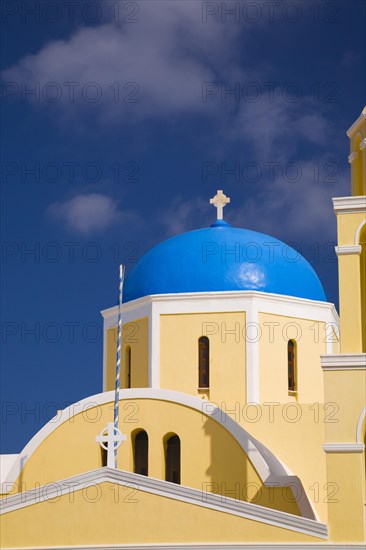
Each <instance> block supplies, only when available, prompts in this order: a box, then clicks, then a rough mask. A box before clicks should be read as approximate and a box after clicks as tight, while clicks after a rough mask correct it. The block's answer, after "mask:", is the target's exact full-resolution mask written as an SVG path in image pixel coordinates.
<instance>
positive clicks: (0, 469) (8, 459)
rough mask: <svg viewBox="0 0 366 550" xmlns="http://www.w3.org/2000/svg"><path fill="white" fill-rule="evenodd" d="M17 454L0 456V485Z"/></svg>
mask: <svg viewBox="0 0 366 550" xmlns="http://www.w3.org/2000/svg"><path fill="white" fill-rule="evenodd" d="M18 456H19V455H17V454H3V455H0V483H1V482H2V481H5V479H6V476H7V475H8V472H9V471H10V469H11V467H12V466H13V464H14V462H15V461H16V459H17V457H18Z"/></svg>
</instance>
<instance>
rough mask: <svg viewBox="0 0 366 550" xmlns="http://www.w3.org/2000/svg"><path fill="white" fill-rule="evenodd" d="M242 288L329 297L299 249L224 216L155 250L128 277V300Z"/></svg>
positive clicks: (174, 238) (311, 297)
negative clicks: (224, 218) (244, 226)
mask: <svg viewBox="0 0 366 550" xmlns="http://www.w3.org/2000/svg"><path fill="white" fill-rule="evenodd" d="M240 290H252V291H253V290H255V291H259V292H268V293H274V294H282V295H286V296H295V297H298V298H307V299H310V300H319V301H326V296H325V293H324V290H323V287H322V284H321V282H320V280H319V278H318V276H317V275H316V273H315V271H314V270H313V268H312V267H311V265H310V264H309V263H308V262H307V261H306V260H305V258H303V256H301V254H299V253H298V252H297V251H296V250H294V249H293V248H291V247H289V246H288V245H286V244H285V243H284V242H282V241H279V240H278V239H275V238H274V237H271V236H269V235H265V234H263V233H258V232H256V231H251V230H249V229H241V228H238V227H232V226H231V225H229V224H228V223H226V222H225V221H223V220H220V219H218V220H217V221H216V222H215V223H214V224H212V225H211V226H210V227H207V228H204V229H198V230H195V231H189V232H187V233H182V234H179V235H176V236H174V237H172V238H170V239H167V240H165V241H163V242H161V243H159V244H158V245H156V246H155V247H153V248H152V249H151V250H149V251H148V252H147V253H146V254H145V255H144V256H143V257H142V258H141V259H140V261H139V262H138V263H137V264H136V266H135V267H134V268H133V269H132V271H131V272H130V274H129V276H128V277H127V278H126V282H125V286H124V302H129V301H130V300H135V299H137V298H141V297H143V296H148V295H153V294H170V293H185V292H212V291H240Z"/></svg>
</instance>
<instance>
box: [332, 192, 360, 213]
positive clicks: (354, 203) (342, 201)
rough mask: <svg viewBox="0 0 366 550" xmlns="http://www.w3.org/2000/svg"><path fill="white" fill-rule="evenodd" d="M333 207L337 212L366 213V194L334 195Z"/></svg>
mask: <svg viewBox="0 0 366 550" xmlns="http://www.w3.org/2000/svg"><path fill="white" fill-rule="evenodd" d="M332 201H333V208H334V211H335V212H336V214H354V213H356V212H361V213H363V212H365V213H366V196H365V195H356V196H354V197H353V196H352V197H334V198H333V199H332Z"/></svg>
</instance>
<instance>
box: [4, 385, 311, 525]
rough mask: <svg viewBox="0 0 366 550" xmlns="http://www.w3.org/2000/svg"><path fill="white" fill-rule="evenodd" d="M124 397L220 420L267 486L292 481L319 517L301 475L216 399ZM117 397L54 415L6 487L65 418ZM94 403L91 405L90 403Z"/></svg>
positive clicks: (303, 505)
mask: <svg viewBox="0 0 366 550" xmlns="http://www.w3.org/2000/svg"><path fill="white" fill-rule="evenodd" d="M119 396H120V400H121V399H156V400H160V401H169V402H171V403H176V404H178V405H183V406H186V407H190V408H191V409H195V410H196V411H199V412H200V413H201V414H204V415H207V416H209V417H210V418H213V419H214V420H216V422H218V423H219V424H220V425H221V426H222V427H223V428H225V429H226V430H227V431H228V432H229V433H230V434H231V435H232V436H233V437H234V439H236V441H237V442H238V444H239V445H240V447H241V448H242V449H243V451H244V452H245V453H246V454H247V455H248V457H249V459H250V460H251V462H252V464H253V466H254V468H255V469H256V471H257V473H258V475H259V477H260V478H261V480H262V482H263V483H264V485H266V486H273V485H277V486H286V485H288V484H291V485H296V486H297V487H298V490H297V491H296V494H297V495H299V496H300V499H299V501H298V506H299V509H300V512H301V514H302V516H303V517H307V518H318V516H317V512H316V510H315V507H314V506H313V504H312V502H311V500H310V499H309V497H308V496H307V494H306V492H305V489H304V487H303V486H302V483H301V481H300V479H299V478H298V477H297V476H295V475H293V473H292V472H291V470H290V469H289V468H287V467H286V466H285V465H284V464H283V463H282V462H281V461H280V460H279V459H278V458H277V457H276V456H275V455H274V454H273V453H272V452H271V451H270V449H268V447H266V446H265V445H263V444H262V443H261V442H260V441H258V440H257V439H255V438H254V437H253V436H252V435H250V434H249V433H248V432H247V431H246V430H244V428H242V427H241V426H239V424H237V423H236V422H235V421H234V420H233V419H232V418H231V417H230V416H228V415H227V414H226V413H225V412H224V411H223V410H222V409H220V408H219V407H218V406H217V404H216V403H211V402H209V401H202V399H200V398H199V397H195V396H193V395H189V394H185V393H181V392H175V391H171V390H163V389H158V388H153V389H152V388H132V389H125V390H120V392H119ZM113 401H114V391H109V392H104V393H100V394H97V395H93V396H91V397H88V398H86V399H83V400H82V401H79V402H78V403H75V404H74V405H71V406H70V407H67V408H66V409H64V410H63V411H61V414H60V416H59V418H57V417H56V418H55V419H51V420H50V422H48V423H47V424H46V425H45V426H43V428H42V429H41V430H40V431H39V432H38V433H37V434H36V435H35V436H34V437H33V438H32V439H31V440H30V441H29V443H28V444H27V445H26V446H25V447H24V449H23V451H22V452H21V453H20V454H19V455H18V458H17V459H16V461H15V463H14V465H13V466H12V468H11V470H10V471H9V474H8V475H7V477H6V480H5V482H4V483H3V484H2V487H3V488H2V491H3V492H5V493H9V492H10V490H11V485H12V484H13V483H15V481H16V480H17V478H18V476H19V475H20V473H21V471H22V469H23V468H24V466H25V464H26V462H27V460H28V459H29V458H30V456H31V455H32V454H33V453H34V451H35V450H36V449H37V448H38V447H39V445H41V443H42V442H43V441H44V440H45V439H46V438H47V437H48V436H49V435H50V434H52V432H54V431H55V430H56V429H57V428H58V427H59V426H61V425H62V424H63V423H64V422H66V421H68V420H69V419H70V418H72V417H73V416H75V415H76V414H79V413H81V412H83V411H85V410H86V409H87V408H92V407H95V406H98V405H103V404H105V403H110V402H113ZM88 405H90V407H88Z"/></svg>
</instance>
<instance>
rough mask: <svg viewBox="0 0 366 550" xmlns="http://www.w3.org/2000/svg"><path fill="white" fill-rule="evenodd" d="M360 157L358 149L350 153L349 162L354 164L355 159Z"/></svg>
mask: <svg viewBox="0 0 366 550" xmlns="http://www.w3.org/2000/svg"><path fill="white" fill-rule="evenodd" d="M356 159H358V153H357V152H356V151H353V153H351V154H350V155H348V162H349V163H350V164H352V162H353V161H354V160H356Z"/></svg>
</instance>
